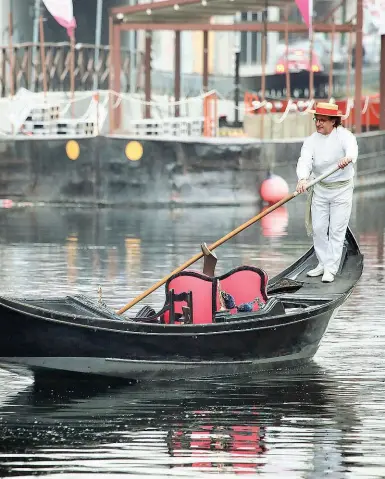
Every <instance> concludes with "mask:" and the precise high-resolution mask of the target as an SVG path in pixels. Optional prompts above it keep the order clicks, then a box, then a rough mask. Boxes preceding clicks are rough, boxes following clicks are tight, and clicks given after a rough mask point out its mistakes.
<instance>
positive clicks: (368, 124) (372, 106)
mask: <svg viewBox="0 0 385 479" xmlns="http://www.w3.org/2000/svg"><path fill="white" fill-rule="evenodd" d="M288 101H289V100H287V99H268V98H267V103H268V105H265V106H260V105H261V98H260V97H259V96H258V95H257V94H255V93H250V92H246V93H245V95H244V103H245V112H246V114H249V115H250V114H260V113H282V114H283V113H284V112H285V111H286V109H287V108H288ZM335 103H336V104H337V105H338V108H339V109H340V110H341V111H342V113H343V114H344V117H343V118H342V120H343V122H344V123H345V125H346V126H349V127H353V126H354V118H355V116H354V115H355V113H354V104H353V101H352V100H351V99H350V100H349V99H347V98H344V99H339V100H336V101H335ZM293 105H294V106H293ZM309 105H310V101H309V100H304V99H299V98H298V99H291V105H290V108H291V110H292V111H299V112H302V111H305V110H306V108H308V107H309ZM361 112H362V117H361V124H362V127H363V131H368V130H377V129H378V128H379V125H380V94H379V93H375V94H373V95H366V96H363V97H362V99H361Z"/></svg>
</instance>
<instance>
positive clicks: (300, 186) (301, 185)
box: [296, 180, 307, 193]
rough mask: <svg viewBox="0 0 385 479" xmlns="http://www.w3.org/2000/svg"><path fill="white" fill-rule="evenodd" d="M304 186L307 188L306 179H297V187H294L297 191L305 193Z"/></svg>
mask: <svg viewBox="0 0 385 479" xmlns="http://www.w3.org/2000/svg"><path fill="white" fill-rule="evenodd" d="M306 188H307V180H299V181H298V183H297V188H296V190H297V191H298V193H305V191H306Z"/></svg>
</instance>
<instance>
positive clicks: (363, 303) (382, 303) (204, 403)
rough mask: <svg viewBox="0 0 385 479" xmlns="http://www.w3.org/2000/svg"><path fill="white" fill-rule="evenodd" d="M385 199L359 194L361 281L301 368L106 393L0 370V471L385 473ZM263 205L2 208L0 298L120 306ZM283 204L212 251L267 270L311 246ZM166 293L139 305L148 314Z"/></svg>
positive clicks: (294, 212) (98, 387)
mask: <svg viewBox="0 0 385 479" xmlns="http://www.w3.org/2000/svg"><path fill="white" fill-rule="evenodd" d="M384 199H385V194H384V196H381V193H378V194H376V195H371V196H369V195H368V194H362V193H356V196H355V205H354V208H353V214H352V221H351V226H352V228H353V231H354V233H355V234H356V236H357V239H358V240H359V242H360V244H361V247H362V250H363V253H364V255H365V268H364V273H363V277H362V279H361V281H360V283H359V284H358V285H357V287H356V289H355V291H354V293H353V294H352V296H351V297H350V298H349V300H348V302H347V303H346V304H345V305H344V307H343V308H341V310H340V311H339V314H338V316H337V317H336V318H335V319H334V320H333V321H332V323H331V324H330V327H329V329H328V331H327V334H326V335H325V338H324V340H323V342H322V344H321V347H320V349H319V351H318V353H317V355H316V357H315V359H314V361H313V362H312V363H311V364H310V365H309V366H308V367H306V368H302V369H297V370H291V371H286V372H281V373H275V374H273V373H270V374H265V375H257V374H252V373H250V374H249V375H243V376H238V377H232V378H231V377H227V378H217V379H204V378H202V379H200V380H194V381H176V382H170V383H167V382H162V383H156V384H146V383H143V384H134V385H124V386H123V385H120V386H118V385H115V386H109V387H107V386H106V385H104V384H86V383H84V384H77V385H76V384H63V383H61V384H57V385H56V386H55V387H54V388H53V387H45V388H42V387H41V386H40V385H36V384H34V382H33V379H32V378H31V377H29V376H27V375H26V376H23V377H21V376H17V375H15V374H12V373H10V372H7V371H5V370H0V477H10V476H19V477H24V478H27V477H32V476H35V475H45V476H46V477H53V476H57V475H58V474H60V475H61V477H65V478H75V477H76V478H80V477H81V478H84V477H94V476H96V475H98V476H106V477H107V475H109V474H111V473H113V474H114V475H115V477H121V476H124V475H128V474H130V475H132V476H134V477H138V476H142V475H143V476H151V477H197V478H198V477H199V478H204V477H212V476H213V475H215V476H218V475H219V476H220V477H226V478H228V477H240V476H242V475H247V476H249V477H253V476H255V475H257V474H258V475H260V476H263V477H269V478H276V477H277V478H314V479H319V478H333V479H334V478H356V477H362V478H383V477H385V394H384V392H385V387H384V370H385V359H384V358H385V326H384V320H385V318H384V307H385V299H384V226H385V212H384V209H383V204H384ZM257 211H258V208H252V207H250V208H224V209H215V208H211V209H208V208H199V209H191V210H188V209H187V210H178V209H174V210H167V209H164V210H159V211H154V210H99V211H97V210H77V209H72V210H62V209H48V208H41V209H10V210H0V244H1V248H0V290H1V291H2V292H3V293H4V294H13V295H18V296H22V295H41V296H58V295H65V294H75V293H84V294H88V295H90V296H92V297H93V298H95V299H96V298H97V297H98V287H99V286H101V288H102V294H103V299H104V301H105V302H106V303H107V304H109V305H110V306H111V307H114V308H120V307H121V306H123V305H125V304H126V303H127V302H128V301H130V300H131V299H132V298H133V297H135V296H136V295H137V294H138V293H140V292H142V291H143V290H145V289H147V288H148V287H149V286H151V285H152V284H153V283H155V282H156V281H157V280H159V279H160V278H162V277H163V276H165V275H166V274H167V273H169V272H170V271H171V270H172V269H174V268H175V267H177V266H178V265H179V264H182V263H183V262H184V261H185V260H186V259H188V258H189V257H190V256H192V255H193V254H195V253H196V252H197V251H199V244H200V243H201V242H202V241H206V242H208V243H210V242H213V241H215V240H217V239H218V238H220V237H221V236H223V235H224V234H226V233H227V232H229V231H231V230H232V229H233V228H235V227H236V226H238V225H239V224H241V223H243V222H244V221H246V220H247V219H249V218H250V217H251V216H253V215H254V214H256V212H257ZM303 212H304V204H303V201H302V200H301V198H298V199H296V200H293V201H292V202H291V203H289V204H288V205H287V209H286V208H282V209H281V210H280V211H278V212H277V213H275V214H274V216H273V214H272V215H270V217H267V218H269V219H268V220H267V218H266V220H265V221H264V222H263V223H262V224H258V225H254V226H252V227H250V228H249V229H248V230H246V231H245V232H243V233H241V234H240V235H238V236H237V237H236V238H234V239H233V240H231V241H229V242H228V243H226V244H225V245H223V246H221V247H220V248H219V249H218V250H217V254H218V257H219V261H218V267H217V268H218V272H219V273H222V272H224V271H226V270H228V269H230V268H231V267H233V266H237V265H239V264H245V263H246V264H251V265H256V266H260V267H262V268H264V269H265V270H266V271H267V272H268V273H269V275H270V276H271V275H274V274H276V273H277V272H279V271H280V270H281V269H282V268H284V267H286V266H288V265H289V264H290V263H291V262H293V261H294V260H295V259H297V258H298V257H299V256H300V255H301V254H302V253H303V252H304V251H305V250H306V249H307V248H308V246H309V245H310V242H309V239H308V238H307V237H306V235H305V232H304V225H303V220H302V218H303ZM162 300H163V296H162V290H160V291H158V292H156V293H154V294H153V295H152V296H151V297H150V298H148V303H150V304H152V305H156V306H159V305H160V304H161V303H162Z"/></svg>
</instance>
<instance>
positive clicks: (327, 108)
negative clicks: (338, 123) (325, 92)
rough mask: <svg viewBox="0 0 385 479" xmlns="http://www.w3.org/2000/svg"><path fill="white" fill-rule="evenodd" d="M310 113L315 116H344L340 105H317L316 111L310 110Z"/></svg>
mask: <svg viewBox="0 0 385 479" xmlns="http://www.w3.org/2000/svg"><path fill="white" fill-rule="evenodd" d="M309 113H314V115H325V116H342V112H340V111H339V109H338V105H335V104H334V103H317V105H316V107H315V110H309Z"/></svg>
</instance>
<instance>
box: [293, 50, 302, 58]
mask: <svg viewBox="0 0 385 479" xmlns="http://www.w3.org/2000/svg"><path fill="white" fill-rule="evenodd" d="M295 55H297V57H303V50H296V51H295Z"/></svg>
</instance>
